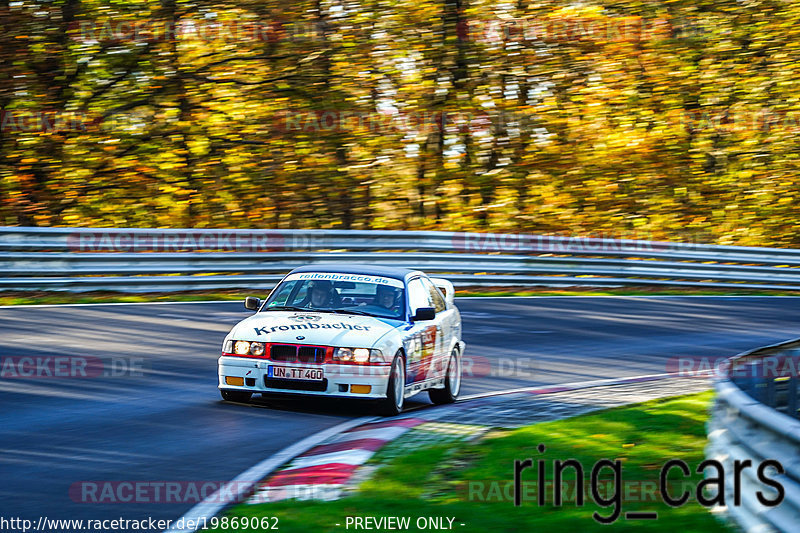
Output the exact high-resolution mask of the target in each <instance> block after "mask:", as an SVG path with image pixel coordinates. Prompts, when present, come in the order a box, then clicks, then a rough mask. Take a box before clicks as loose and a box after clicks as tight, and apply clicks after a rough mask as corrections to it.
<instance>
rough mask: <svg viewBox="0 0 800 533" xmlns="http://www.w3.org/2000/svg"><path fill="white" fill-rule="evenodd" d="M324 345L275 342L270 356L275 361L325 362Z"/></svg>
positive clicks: (325, 349)
mask: <svg viewBox="0 0 800 533" xmlns="http://www.w3.org/2000/svg"><path fill="white" fill-rule="evenodd" d="M326 351H327V348H325V347H324V346H305V345H301V344H273V345H272V346H271V347H270V350H269V357H270V359H272V360H273V361H283V362H286V363H297V362H299V363H316V364H322V363H324V362H325V352H326Z"/></svg>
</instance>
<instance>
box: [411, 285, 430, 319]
mask: <svg viewBox="0 0 800 533" xmlns="http://www.w3.org/2000/svg"><path fill="white" fill-rule="evenodd" d="M408 304H409V306H410V307H411V312H412V313H415V312H416V311H417V309H419V308H420V307H433V303H432V302H431V301H430V293H429V292H428V291H427V290H425V286H424V285H423V284H422V281H421V280H420V279H419V278H417V279H412V280H411V281H409V282H408Z"/></svg>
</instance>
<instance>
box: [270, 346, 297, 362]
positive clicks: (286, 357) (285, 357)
mask: <svg viewBox="0 0 800 533" xmlns="http://www.w3.org/2000/svg"><path fill="white" fill-rule="evenodd" d="M269 357H270V359H272V360H273V361H287V362H294V361H296V360H297V346H295V345H293V344H273V345H272V347H271V348H270V350H269Z"/></svg>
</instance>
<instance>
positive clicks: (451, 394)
mask: <svg viewBox="0 0 800 533" xmlns="http://www.w3.org/2000/svg"><path fill="white" fill-rule="evenodd" d="M459 392H461V361H460V360H459V358H458V350H455V349H454V350H453V353H451V354H450V361H449V362H448V363H447V375H446V376H445V378H444V388H443V389H430V390H428V396H429V397H430V399H431V401H432V402H433V403H435V404H437V405H441V404H445V403H453V402H454V401H456V398H458V393H459Z"/></svg>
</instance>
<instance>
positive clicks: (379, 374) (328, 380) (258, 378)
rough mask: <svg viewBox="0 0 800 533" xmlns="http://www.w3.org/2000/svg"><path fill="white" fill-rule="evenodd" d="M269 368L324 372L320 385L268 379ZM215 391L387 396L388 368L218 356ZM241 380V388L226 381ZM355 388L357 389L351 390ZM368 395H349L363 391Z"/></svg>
mask: <svg viewBox="0 0 800 533" xmlns="http://www.w3.org/2000/svg"><path fill="white" fill-rule="evenodd" d="M270 365H276V366H283V367H292V368H320V369H322V372H323V381H322V382H318V381H317V382H310V381H298V380H285V379H284V380H279V379H274V378H269V376H268V369H269V367H270ZM217 368H218V372H217V373H218V379H219V385H218V388H220V389H225V390H236V391H245V392H254V393H259V392H274V393H281V394H300V395H311V396H337V397H341V398H362V399H364V398H372V399H379V398H385V397H386V387H387V385H388V383H389V373H390V371H391V365H388V364H386V365H354V364H349V365H348V364H334V363H324V364H313V363H284V362H279V361H271V360H262V359H251V358H247V357H230V356H225V355H223V356H221V357H220V358H219V359H218V360H217ZM228 377H233V378H242V381H243V385H241V386H237V385H230V384H228V383H227V382H226V378H228ZM353 385H355V386H356V387H353ZM367 387H369V392H352V391H353V390H357V391H366V390H367Z"/></svg>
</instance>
